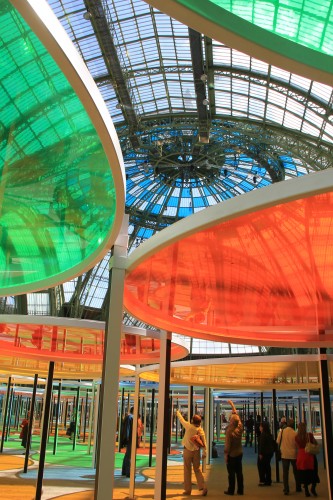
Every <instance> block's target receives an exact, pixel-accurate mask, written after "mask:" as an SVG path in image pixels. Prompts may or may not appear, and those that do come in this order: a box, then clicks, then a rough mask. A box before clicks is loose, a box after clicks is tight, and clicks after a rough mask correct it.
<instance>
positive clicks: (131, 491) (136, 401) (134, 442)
mask: <svg viewBox="0 0 333 500" xmlns="http://www.w3.org/2000/svg"><path fill="white" fill-rule="evenodd" d="M139 397H140V377H139V375H138V373H136V374H135V389H134V412H133V428H132V447H131V469H130V485H129V495H128V497H129V498H131V499H134V498H135V497H134V491H135V468H136V445H137V436H138V418H139Z"/></svg>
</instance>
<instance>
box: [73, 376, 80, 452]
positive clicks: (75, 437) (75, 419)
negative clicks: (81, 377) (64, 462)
mask: <svg viewBox="0 0 333 500" xmlns="http://www.w3.org/2000/svg"><path fill="white" fill-rule="evenodd" d="M79 404H80V385H78V388H77V389H76V399H75V408H74V421H75V432H74V436H73V451H74V450H75V448H76V440H77V422H78V415H79Z"/></svg>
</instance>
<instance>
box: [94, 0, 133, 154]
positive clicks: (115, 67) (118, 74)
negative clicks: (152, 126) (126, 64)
mask: <svg viewBox="0 0 333 500" xmlns="http://www.w3.org/2000/svg"><path fill="white" fill-rule="evenodd" d="M85 6H86V8H87V12H88V14H89V20H90V22H91V24H92V27H93V29H94V32H95V35H96V38H97V40H98V43H99V46H100V48H101V53H102V55H103V59H104V62H105V65H106V67H107V69H108V72H109V81H110V82H111V83H112V85H113V88H114V90H115V93H116V95H117V98H118V101H119V104H120V106H121V110H122V112H123V115H124V117H125V120H126V122H127V124H128V127H129V139H130V141H131V144H132V146H133V147H134V148H138V147H139V146H140V144H139V140H138V138H137V136H136V134H135V132H136V131H137V130H138V129H139V120H138V117H137V115H136V113H135V110H134V107H133V103H132V99H131V96H130V92H129V90H128V87H127V82H126V79H125V77H124V73H123V69H122V66H121V64H120V61H119V57H118V53H117V49H116V46H115V44H114V41H113V38H112V35H111V32H110V28H109V23H108V20H107V18H106V14H105V11H104V8H103V5H102V2H101V0H85Z"/></svg>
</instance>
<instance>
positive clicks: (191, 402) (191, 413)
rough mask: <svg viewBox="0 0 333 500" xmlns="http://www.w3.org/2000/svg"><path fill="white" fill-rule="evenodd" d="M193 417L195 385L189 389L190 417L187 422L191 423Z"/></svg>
mask: <svg viewBox="0 0 333 500" xmlns="http://www.w3.org/2000/svg"><path fill="white" fill-rule="evenodd" d="M192 417H193V385H190V387H189V388H188V415H187V420H188V421H189V422H191V419H192Z"/></svg>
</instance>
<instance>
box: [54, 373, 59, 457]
mask: <svg viewBox="0 0 333 500" xmlns="http://www.w3.org/2000/svg"><path fill="white" fill-rule="evenodd" d="M60 398H61V382H59V385H58V400H57V406H56V418H55V429H54V440H53V455H55V454H56V451H57V441H58V421H59V413H60Z"/></svg>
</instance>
